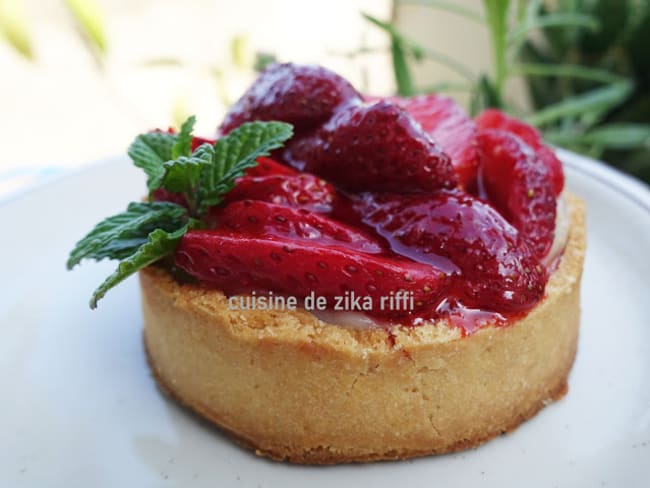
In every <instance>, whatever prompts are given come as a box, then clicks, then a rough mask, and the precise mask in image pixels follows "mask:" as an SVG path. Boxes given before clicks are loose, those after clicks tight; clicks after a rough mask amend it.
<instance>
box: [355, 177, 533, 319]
mask: <svg viewBox="0 0 650 488" xmlns="http://www.w3.org/2000/svg"><path fill="white" fill-rule="evenodd" d="M361 207H362V214H363V215H364V222H365V223H366V224H368V225H371V226H373V227H375V229H376V230H377V232H378V233H379V234H380V235H381V236H383V237H384V238H386V239H387V240H388V242H389V243H390V244H391V246H392V248H393V251H395V252H397V253H399V254H402V255H404V256H408V257H410V258H412V259H414V260H416V261H419V262H423V263H430V264H432V265H433V266H435V267H436V268H438V269H441V270H444V271H446V272H447V273H449V274H451V275H452V276H453V277H454V278H453V279H452V284H451V285H450V286H451V288H450V289H449V292H448V295H450V296H457V297H458V298H459V300H460V301H461V302H462V304H463V305H464V306H467V307H472V308H481V309H484V310H495V311H499V312H501V311H506V312H515V311H521V310H525V309H528V308H530V307H531V306H533V305H534V304H535V303H536V302H537V301H538V300H539V299H540V297H541V296H542V295H543V293H544V285H545V283H546V274H545V271H544V269H543V268H542V266H540V264H539V261H538V260H537V259H536V258H535V256H534V255H533V253H532V252H531V250H530V248H529V247H528V246H527V245H526V244H525V243H524V242H523V241H522V239H521V238H520V236H519V234H518V232H517V230H516V229H515V228H513V227H512V226H511V225H510V224H509V223H508V222H506V220H505V219H503V217H501V215H499V213H498V212H497V211H496V210H494V209H493V208H492V207H491V206H490V205H489V204H487V203H484V202H482V201H481V200H478V199H477V198H474V197H472V196H470V195H468V194H466V193H461V192H457V191H446V190H444V191H440V192H437V193H434V194H433V195H426V196H414V197H404V196H394V195H384V196H381V195H380V196H373V195H366V197H365V200H364V202H363V203H362V205H361Z"/></svg>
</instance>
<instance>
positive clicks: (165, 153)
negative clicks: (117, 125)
mask: <svg viewBox="0 0 650 488" xmlns="http://www.w3.org/2000/svg"><path fill="white" fill-rule="evenodd" d="M177 139H178V136H177V135H176V134H169V133H167V132H148V133H146V134H140V135H139V136H138V137H136V138H135V140H134V141H133V143H132V144H131V146H129V157H130V158H131V160H132V161H133V164H135V165H136V166H137V167H138V168H142V169H143V170H144V172H145V173H146V174H147V188H148V189H149V191H153V190H155V189H156V188H158V187H157V186H155V184H156V182H160V180H161V178H162V177H163V175H164V173H165V169H164V168H163V164H164V163H165V162H166V161H169V160H170V159H172V148H173V147H174V146H175V144H176V141H177Z"/></svg>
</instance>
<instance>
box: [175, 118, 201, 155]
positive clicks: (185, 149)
mask: <svg viewBox="0 0 650 488" xmlns="http://www.w3.org/2000/svg"><path fill="white" fill-rule="evenodd" d="M194 124H196V117H195V116H194V115H191V116H190V117H188V118H187V120H186V121H185V122H183V123H182V124H181V128H180V130H179V131H178V134H177V135H176V143H175V144H174V145H173V146H172V155H171V159H176V158H178V157H180V156H189V155H190V154H191V152H192V131H193V130H194Z"/></svg>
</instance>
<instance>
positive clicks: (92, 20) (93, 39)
mask: <svg viewBox="0 0 650 488" xmlns="http://www.w3.org/2000/svg"><path fill="white" fill-rule="evenodd" d="M65 5H66V7H67V8H68V11H69V12H70V14H71V15H72V18H73V19H74V21H75V24H76V25H77V28H78V29H79V31H80V33H81V34H82V38H83V40H84V41H85V43H86V45H87V46H88V47H89V48H90V50H91V52H92V53H93V55H95V56H97V57H98V58H101V56H103V55H104V54H106V49H107V42H106V34H105V32H104V21H103V16H102V14H101V11H100V9H99V6H98V5H97V2H96V1H95V0H65Z"/></svg>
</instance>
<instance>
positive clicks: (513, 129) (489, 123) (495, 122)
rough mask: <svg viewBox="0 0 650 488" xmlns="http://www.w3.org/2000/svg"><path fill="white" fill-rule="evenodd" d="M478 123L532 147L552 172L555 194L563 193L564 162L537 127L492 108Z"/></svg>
mask: <svg viewBox="0 0 650 488" xmlns="http://www.w3.org/2000/svg"><path fill="white" fill-rule="evenodd" d="M476 124H477V125H478V127H479V128H480V129H500V130H504V131H506V132H510V133H511V134H514V135H516V136H518V137H519V138H520V139H521V140H522V141H524V142H525V143H526V144H528V145H529V146H530V147H532V148H533V149H534V150H535V152H536V153H537V156H539V158H540V159H541V160H542V161H543V162H544V164H545V165H546V166H547V167H548V169H549V170H550V172H551V175H552V177H553V187H554V190H555V196H557V195H559V194H560V193H562V188H564V171H563V170H562V163H561V162H560V160H559V159H558V158H557V156H555V153H554V152H553V150H552V149H550V148H549V147H548V146H546V145H544V141H543V140H542V135H541V134H540V133H539V131H538V130H537V129H535V128H534V127H532V126H530V125H528V124H526V123H525V122H522V121H521V120H518V119H515V118H514V117H510V116H508V115H506V114H504V113H503V112H501V111H500V110H496V109H492V108H491V109H488V110H486V111H485V112H483V113H482V114H481V115H479V116H478V117H477V118H476Z"/></svg>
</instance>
